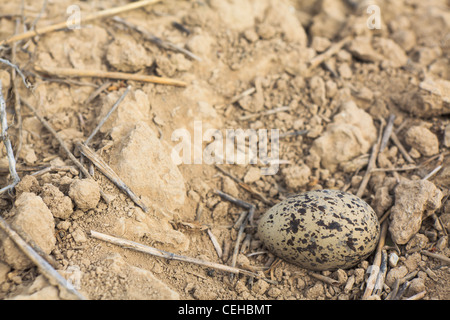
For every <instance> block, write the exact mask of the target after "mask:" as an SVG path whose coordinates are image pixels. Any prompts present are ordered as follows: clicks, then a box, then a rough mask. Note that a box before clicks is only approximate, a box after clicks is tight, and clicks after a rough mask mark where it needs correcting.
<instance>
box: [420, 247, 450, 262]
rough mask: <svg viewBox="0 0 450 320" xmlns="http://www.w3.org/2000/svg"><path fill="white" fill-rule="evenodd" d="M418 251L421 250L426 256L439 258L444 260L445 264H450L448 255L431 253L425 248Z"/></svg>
mask: <svg viewBox="0 0 450 320" xmlns="http://www.w3.org/2000/svg"><path fill="white" fill-rule="evenodd" d="M420 252H421V253H422V254H424V255H426V256H429V257H431V258H434V259H438V260H441V261H442V262H444V263H445V264H450V258H448V257H446V256H444V255H442V254H439V253H433V252H430V251H426V250H422V251H420Z"/></svg>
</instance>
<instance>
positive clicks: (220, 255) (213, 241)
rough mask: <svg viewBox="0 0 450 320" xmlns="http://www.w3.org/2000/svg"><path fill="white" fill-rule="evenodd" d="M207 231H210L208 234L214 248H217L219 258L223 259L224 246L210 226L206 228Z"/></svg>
mask: <svg viewBox="0 0 450 320" xmlns="http://www.w3.org/2000/svg"><path fill="white" fill-rule="evenodd" d="M206 232H207V233H208V236H209V238H210V239H211V242H212V244H213V246H214V249H216V252H217V256H218V257H219V259H222V256H223V253H222V248H221V247H220V244H219V242H218V241H217V238H216V237H215V236H214V234H213V233H212V232H211V230H210V229H209V228H208V229H206Z"/></svg>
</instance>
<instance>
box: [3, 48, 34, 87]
mask: <svg viewBox="0 0 450 320" xmlns="http://www.w3.org/2000/svg"><path fill="white" fill-rule="evenodd" d="M0 46H1V45H0ZM0 62H1V63H4V64H6V65H8V66H10V67H11V68H14V70H16V71H17V73H18V74H19V75H20V77H21V78H22V81H23V84H24V85H25V87H27V88H28V89H29V88H30V87H31V85H30V84H29V83H28V81H27V78H26V77H25V75H24V74H23V73H22V70H20V68H19V67H18V66H16V65H15V64H14V63H11V62H9V61H8V60H6V59H2V58H0Z"/></svg>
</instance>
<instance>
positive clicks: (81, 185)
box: [69, 179, 100, 211]
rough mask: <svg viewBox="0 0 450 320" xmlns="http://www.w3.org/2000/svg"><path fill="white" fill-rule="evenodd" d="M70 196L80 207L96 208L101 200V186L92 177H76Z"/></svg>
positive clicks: (83, 208) (83, 209) (82, 208)
mask: <svg viewBox="0 0 450 320" xmlns="http://www.w3.org/2000/svg"><path fill="white" fill-rule="evenodd" d="M69 197H70V198H72V200H73V202H75V205H76V206H77V208H78V209H81V210H82V211H88V210H90V209H95V208H96V207H97V204H98V202H99V201H100V187H99V185H98V183H97V182H95V181H94V180H92V179H81V180H80V179H76V180H74V181H73V182H72V183H71V184H70V189H69Z"/></svg>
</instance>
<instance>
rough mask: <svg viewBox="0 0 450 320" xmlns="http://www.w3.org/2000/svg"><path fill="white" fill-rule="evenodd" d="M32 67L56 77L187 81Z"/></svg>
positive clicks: (143, 75) (172, 83)
mask: <svg viewBox="0 0 450 320" xmlns="http://www.w3.org/2000/svg"><path fill="white" fill-rule="evenodd" d="M34 69H35V70H36V71H37V72H41V73H46V74H49V75H54V76H58V77H75V78H78V77H89V78H108V79H116V80H132V81H142V82H150V83H158V84H166V85H172V86H177V87H186V86H187V83H186V82H184V81H181V80H175V79H170V78H164V77H157V76H148V75H145V74H135V73H125V72H110V71H103V70H81V69H70V68H52V67H42V66H35V67H34Z"/></svg>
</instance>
